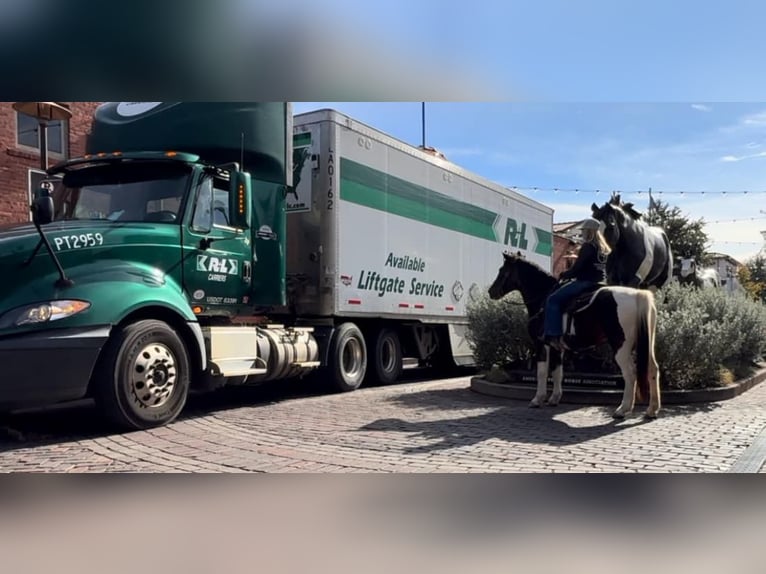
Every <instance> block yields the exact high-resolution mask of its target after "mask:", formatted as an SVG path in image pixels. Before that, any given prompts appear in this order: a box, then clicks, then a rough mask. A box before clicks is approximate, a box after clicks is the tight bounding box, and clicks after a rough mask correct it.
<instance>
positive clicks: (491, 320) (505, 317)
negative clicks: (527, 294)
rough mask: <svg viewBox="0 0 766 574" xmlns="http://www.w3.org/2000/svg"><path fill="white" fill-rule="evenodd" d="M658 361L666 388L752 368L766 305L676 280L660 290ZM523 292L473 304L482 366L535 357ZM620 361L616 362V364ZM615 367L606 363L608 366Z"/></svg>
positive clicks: (474, 343)
mask: <svg viewBox="0 0 766 574" xmlns="http://www.w3.org/2000/svg"><path fill="white" fill-rule="evenodd" d="M656 299H657V314H658V317H657V339H656V351H657V361H658V362H659V364H660V374H661V378H660V380H661V383H662V387H663V388H666V389H667V388H671V389H691V388H703V387H710V386H715V385H720V384H726V383H727V382H730V381H731V378H732V376H734V377H741V376H743V375H744V374H746V373H747V372H748V370H749V369H751V367H752V365H753V362H754V361H755V360H757V359H759V358H761V356H762V353H763V352H764V350H766V306H764V305H763V304H761V303H759V302H756V301H753V300H751V299H749V298H747V297H745V296H742V295H733V296H732V295H727V294H726V293H724V292H723V291H721V290H714V289H704V290H698V289H693V288H690V287H683V286H681V285H678V284H677V283H673V284H671V285H669V286H667V287H665V288H664V289H662V290H661V291H660V292H658V293H657V295H656ZM520 303H521V297H520V296H519V294H518V293H513V294H511V295H508V296H507V297H505V298H503V299H502V300H500V301H492V300H490V299H489V298H488V297H486V296H485V297H482V298H481V299H479V300H477V301H476V302H475V303H473V304H471V305H469V307H468V321H469V332H468V341H469V343H470V345H471V347H472V349H473V352H474V356H475V357H476V361H477V364H478V366H479V368H481V369H483V370H488V369H490V368H491V367H492V365H495V364H496V365H502V366H508V365H510V364H513V363H518V362H519V361H524V360H526V359H527V358H528V357H529V353H530V350H531V341H530V339H529V335H528V334H527V312H526V309H525V307H524V306H523V305H521V304H520ZM611 366H612V367H614V364H613V363H612V365H611ZM608 370H611V369H607V368H606V367H604V372H606V371H608Z"/></svg>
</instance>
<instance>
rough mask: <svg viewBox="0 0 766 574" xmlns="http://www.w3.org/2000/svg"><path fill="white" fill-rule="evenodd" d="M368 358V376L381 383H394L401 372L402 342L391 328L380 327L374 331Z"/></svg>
mask: <svg viewBox="0 0 766 574" xmlns="http://www.w3.org/2000/svg"><path fill="white" fill-rule="evenodd" d="M370 358H371V359H372V366H373V368H372V369H371V372H370V377H371V378H372V379H373V380H374V381H376V382H378V383H381V384H391V383H395V382H396V381H397V380H398V379H399V375H401V374H402V344H401V342H400V341H399V335H397V333H396V331H394V330H393V329H387V328H382V329H380V330H379V331H378V332H377V333H375V338H374V345H373V348H372V353H371V356H370Z"/></svg>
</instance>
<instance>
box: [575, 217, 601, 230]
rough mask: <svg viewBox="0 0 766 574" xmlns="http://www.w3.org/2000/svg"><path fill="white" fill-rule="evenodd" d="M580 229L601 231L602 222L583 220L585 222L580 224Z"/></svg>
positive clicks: (590, 219)
mask: <svg viewBox="0 0 766 574" xmlns="http://www.w3.org/2000/svg"><path fill="white" fill-rule="evenodd" d="M580 227H582V228H583V229H599V228H600V227H601V222H600V221H599V220H598V219H593V218H592V217H588V218H587V219H584V220H583V222H582V223H581V224H580Z"/></svg>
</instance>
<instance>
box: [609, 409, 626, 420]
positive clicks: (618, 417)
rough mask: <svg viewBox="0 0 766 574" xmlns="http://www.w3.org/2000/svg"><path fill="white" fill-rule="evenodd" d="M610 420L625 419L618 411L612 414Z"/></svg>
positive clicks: (623, 414)
mask: <svg viewBox="0 0 766 574" xmlns="http://www.w3.org/2000/svg"><path fill="white" fill-rule="evenodd" d="M612 418H613V419H618V420H622V419H624V418H625V413H622V412H620V411H614V413H613V414H612Z"/></svg>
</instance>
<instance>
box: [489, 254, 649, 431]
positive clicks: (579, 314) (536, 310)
mask: <svg viewBox="0 0 766 574" xmlns="http://www.w3.org/2000/svg"><path fill="white" fill-rule="evenodd" d="M557 286H558V280H557V279H556V278H555V277H553V276H552V275H551V274H549V273H548V272H546V271H545V270H543V269H542V268H541V267H540V266H539V265H537V264H535V263H533V262H530V261H527V260H526V259H524V258H523V256H522V255H521V253H518V254H516V255H512V254H509V253H505V254H503V265H502V267H500V270H499V271H498V274H497V277H496V278H495V280H494V282H493V283H492V285H491V287H490V288H489V296H490V298H491V299H493V300H498V299H501V298H502V297H504V296H505V295H507V294H508V293H511V292H513V291H519V292H521V296H522V298H523V300H524V304H525V306H526V308H527V313H528V315H529V323H528V325H527V328H528V330H529V335H530V337H531V338H532V341H533V342H534V352H535V360H536V361H537V392H536V393H535V397H534V398H533V399H532V402H531V403H530V406H532V407H539V406H540V405H542V404H543V403H545V402H546V394H547V392H546V391H547V382H548V373H549V372H551V373H552V375H553V392H552V393H551V395H550V397H548V400H547V403H548V404H549V405H557V404H558V403H559V401H560V400H561V395H562V392H563V391H562V386H561V383H562V380H563V378H564V372H563V366H562V359H563V352H555V351H554V350H553V349H551V348H550V347H548V346H546V345H544V344H543V342H542V334H543V312H544V309H545V302H546V300H547V298H548V295H549V294H550V293H551V292H552V291H553V290H554V289H555V288H556V287H557ZM570 315H571V316H572V319H573V320H572V326H573V330H572V331H570V332H571V333H573V336H571V337H567V339H568V340H567V344H568V345H569V346H570V349H571V350H573V351H575V352H578V351H584V350H588V349H592V348H593V347H595V346H598V345H602V344H604V343H607V344H608V345H609V346H610V348H611V349H612V352H613V353H614V360H615V362H616V363H617V365H618V366H619V367H620V370H621V372H622V377H623V380H624V381H625V390H624V392H623V396H622V402H621V403H620V406H619V407H618V408H617V410H616V411H615V412H614V417H615V418H623V417H625V416H627V415H628V414H630V413H631V412H632V411H633V408H634V406H635V401H636V398H637V397H636V395H637V394H638V399H639V400H644V399H645V398H646V396H647V394H648V395H649V406H648V408H647V410H646V416H647V417H648V418H655V417H656V416H657V414H658V413H659V411H660V406H661V405H660V403H661V401H660V379H659V377H660V374H659V366H658V364H657V360H656V358H655V352H654V342H655V330H656V325H657V308H656V306H655V302H654V294H653V293H652V292H651V291H648V290H639V289H632V288H629V287H621V286H609V287H600V288H598V289H597V290H595V291H591V292H590V293H586V294H584V295H582V296H579V297H577V298H576V299H575V301H573V302H572V303H571V304H570V305H569V306H568V308H567V309H566V312H565V314H564V319H563V320H564V326H565V330H564V332H565V333H567V331H568V330H567V329H566V326H567V324H568V317H569V316H570ZM634 355H635V358H634ZM636 383H637V384H636Z"/></svg>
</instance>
